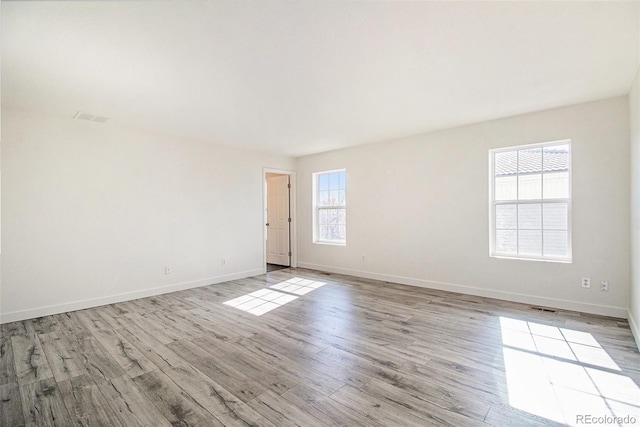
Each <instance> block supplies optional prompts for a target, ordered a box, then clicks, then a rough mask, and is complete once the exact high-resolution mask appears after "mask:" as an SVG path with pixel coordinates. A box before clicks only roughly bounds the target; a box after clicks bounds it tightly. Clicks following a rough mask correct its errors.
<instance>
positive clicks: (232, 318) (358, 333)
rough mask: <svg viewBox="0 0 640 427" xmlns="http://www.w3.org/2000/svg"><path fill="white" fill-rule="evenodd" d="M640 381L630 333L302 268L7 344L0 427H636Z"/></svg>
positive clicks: (33, 330)
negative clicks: (627, 425)
mask: <svg viewBox="0 0 640 427" xmlns="http://www.w3.org/2000/svg"><path fill="white" fill-rule="evenodd" d="M638 385H640V354H639V353H638V351H637V348H636V345H635V343H634V341H633V338H632V335H631V332H630V330H629V326H628V324H627V322H626V321H625V320H622V319H613V318H606V317H599V316H591V315H585V314H580V313H576V312H569V311H562V310H558V311H556V312H545V311H539V310H535V309H532V308H531V307H528V306H526V305H522V304H516V303H509V302H504V301H498V300H492V299H486V298H480V297H474V296H469V295H460V294H453V293H448V292H442V291H435V290H429V289H422V288H416V287H409V286H403V285H398V284H392V283H386V282H378V281H374V280H365V279H358V278H354V277H348V276H342V275H336V274H325V273H319V272H315V271H311V270H303V269H285V270H278V271H274V272H269V273H267V274H266V275H262V276H257V277H253V278H248V279H243V280H235V281H231V282H227V283H223V284H216V285H211V286H207V287H202V288H197V289H191V290H187V291H181V292H175V293H171V294H165V295H161V296H156V297H151V298H144V299H139V300H135V301H128V302H124V303H119V304H112V305H109V306H103V307H98V308H94V309H88V310H81V311H75V312H70V313H64V314H59V315H55V316H47V317H43V318H39V319H32V320H26V321H23V322H14V323H8V324H4V325H2V335H1V336H0V426H21V425H28V426H127V427H133V426H320V427H326V426H359V425H360V426H373V427H380V426H488V425H495V426H547V425H551V426H553V425H575V424H576V423H577V420H576V417H577V416H578V415H580V414H584V415H593V416H603V415H616V416H626V415H630V416H635V417H636V418H637V420H638V421H637V422H638V423H640V388H638Z"/></svg>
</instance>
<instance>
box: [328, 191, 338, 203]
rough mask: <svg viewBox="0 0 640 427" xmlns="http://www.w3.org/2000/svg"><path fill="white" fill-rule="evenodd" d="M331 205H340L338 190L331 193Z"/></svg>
mask: <svg viewBox="0 0 640 427" xmlns="http://www.w3.org/2000/svg"><path fill="white" fill-rule="evenodd" d="M329 204H330V205H331V206H334V205H337V204H338V190H331V191H329Z"/></svg>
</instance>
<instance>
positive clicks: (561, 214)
mask: <svg viewBox="0 0 640 427" xmlns="http://www.w3.org/2000/svg"><path fill="white" fill-rule="evenodd" d="M567 214H568V209H567V204H566V203H545V204H544V205H543V206H542V217H543V219H544V229H545V230H566V229H567V224H568V215H567Z"/></svg>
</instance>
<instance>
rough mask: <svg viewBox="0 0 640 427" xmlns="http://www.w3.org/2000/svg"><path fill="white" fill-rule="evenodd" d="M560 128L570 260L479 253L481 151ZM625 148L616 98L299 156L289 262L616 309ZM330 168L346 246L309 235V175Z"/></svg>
mask: <svg viewBox="0 0 640 427" xmlns="http://www.w3.org/2000/svg"><path fill="white" fill-rule="evenodd" d="M489 102H490V101H489ZM425 114H427V113H426V112H425ZM560 139H571V140H572V141H573V144H572V156H573V157H572V161H573V174H572V177H573V263H571V264H560V263H550V262H535V261H521V260H508V259H496V258H490V257H489V225H488V150H489V149H492V148H500V147H508V146H514V145H522V144H529V143H537V142H545V141H554V140H560ZM628 159H629V110H628V100H627V97H619V98H614V99H608V100H603V101H599V102H593V103H588V104H582V105H577V106H571V107H566V108H560V109H555V110H549V111H543V112H539V113H533V114H527V115H522V116H517V117H511V118H506V119H501V120H496V121H491V122H485V123H480V124H476V125H471V126H465V127H459V128H455V129H450V130H445V131H440V132H435V133H430V134H426V135H419V136H415V137H411V138H406V139H402V140H397V141H391V142H384V143H379V144H373V145H368V146H361V147H356V148H351V149H345V150H340V151H334V152H329V153H324V154H318V155H313V156H308V157H302V158H299V159H298V162H297V169H298V188H299V190H298V194H299V198H298V219H299V228H298V233H299V234H298V236H299V237H298V254H299V264H298V265H299V266H301V267H309V268H316V269H321V270H327V271H335V272H342V273H347V274H354V275H358V276H363V277H371V278H378V279H386V280H390V281H396V282H401V283H408V284H415V285H422V286H429V287H434V288H441V289H448V290H452V291H459V292H466V293H471V294H477V295H486V296H493V297H497V298H504V299H510V300H515V301H522V302H527V303H535V304H543V305H546V306H554V307H560V308H568V309H576V310H581V311H585V312H593V313H601V314H608V315H616V316H620V317H626V316H627V306H628V301H627V299H628V296H629V160H628ZM338 168H346V170H347V206H348V207H347V224H348V225H347V227H348V228H347V245H346V246H345V247H341V246H328V245H319V244H314V243H312V224H311V221H312V211H311V206H312V194H311V192H312V189H311V188H312V186H311V174H312V173H313V172H318V171H323V170H330V169H338ZM363 255H364V256H365V260H364V261H363V260H362V256H363ZM581 277H590V278H591V281H592V288H591V289H582V288H581V287H580V278H581ZM600 280H609V282H610V291H609V292H608V293H604V292H600V291H599V290H598V285H599V282H600Z"/></svg>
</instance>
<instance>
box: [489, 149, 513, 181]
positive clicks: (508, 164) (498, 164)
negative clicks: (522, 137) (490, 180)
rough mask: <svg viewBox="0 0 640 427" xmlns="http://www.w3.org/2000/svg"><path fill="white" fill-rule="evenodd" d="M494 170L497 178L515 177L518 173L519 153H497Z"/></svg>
mask: <svg viewBox="0 0 640 427" xmlns="http://www.w3.org/2000/svg"><path fill="white" fill-rule="evenodd" d="M493 170H494V173H495V176H504V175H515V174H516V173H517V172H518V152H517V151H506V152H502V153H496V154H495V157H494V166H493Z"/></svg>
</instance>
